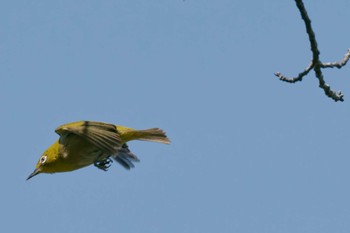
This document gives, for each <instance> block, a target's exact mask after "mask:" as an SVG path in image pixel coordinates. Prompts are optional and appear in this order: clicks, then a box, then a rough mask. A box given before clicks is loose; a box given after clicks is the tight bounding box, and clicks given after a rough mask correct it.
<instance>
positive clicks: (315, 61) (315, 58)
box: [275, 0, 350, 101]
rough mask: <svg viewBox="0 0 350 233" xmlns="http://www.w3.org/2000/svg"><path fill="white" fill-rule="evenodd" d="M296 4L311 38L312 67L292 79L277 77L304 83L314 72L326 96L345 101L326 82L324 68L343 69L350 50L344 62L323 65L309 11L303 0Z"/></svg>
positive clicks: (278, 75)
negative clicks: (305, 77) (312, 71)
mask: <svg viewBox="0 0 350 233" xmlns="http://www.w3.org/2000/svg"><path fill="white" fill-rule="evenodd" d="M295 3H296V5H297V7H298V9H299V11H300V14H301V18H302V19H303V21H304V23H305V27H306V33H307V34H308V36H309V41H310V46H311V52H312V61H311V63H310V65H309V66H308V67H307V68H306V69H305V70H304V71H303V72H301V73H299V74H298V76H297V77H292V78H288V77H286V76H284V75H282V74H281V73H280V72H276V73H275V76H277V77H278V78H279V79H280V80H282V81H284V82H288V83H296V82H298V81H302V79H303V77H304V76H306V75H307V74H308V73H309V72H310V70H312V69H313V70H314V71H315V74H316V77H317V78H318V80H319V87H320V88H322V89H323V90H324V92H325V94H326V95H327V96H328V97H330V98H332V99H333V100H334V101H344V99H343V96H344V95H343V94H342V93H341V91H333V90H332V89H331V87H330V86H329V85H328V84H327V83H326V82H325V80H324V77H323V74H322V70H321V69H323V68H338V69H340V68H342V67H343V66H345V65H346V63H347V62H348V60H349V58H350V49H349V50H348V52H347V53H346V54H345V56H344V58H343V60H341V61H338V62H328V63H322V62H321V61H320V58H319V55H320V51H319V50H318V47H317V41H316V36H315V33H314V31H313V29H312V27H311V20H310V18H309V16H308V14H307V11H306V9H305V6H304V4H303V1H302V0H295Z"/></svg>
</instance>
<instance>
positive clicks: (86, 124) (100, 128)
mask: <svg viewBox="0 0 350 233" xmlns="http://www.w3.org/2000/svg"><path fill="white" fill-rule="evenodd" d="M55 132H56V133H58V134H59V135H60V136H61V137H66V136H67V135H68V134H71V133H72V134H76V135H78V136H80V137H82V138H83V139H85V140H87V141H89V142H90V143H92V144H94V145H95V146H96V147H97V148H99V149H100V150H101V151H103V152H106V153H109V154H115V153H116V152H117V151H118V150H119V148H121V146H122V143H121V139H120V137H119V133H118V131H117V129H116V127H115V125H112V124H107V123H102V122H94V121H79V122H73V123H68V124H65V125H61V126H59V127H58V128H57V129H56V130H55Z"/></svg>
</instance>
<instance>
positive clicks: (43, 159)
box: [40, 155, 47, 164]
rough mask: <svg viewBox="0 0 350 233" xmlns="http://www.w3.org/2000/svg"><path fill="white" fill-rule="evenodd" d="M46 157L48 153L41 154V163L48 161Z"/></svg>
mask: <svg viewBox="0 0 350 233" xmlns="http://www.w3.org/2000/svg"><path fill="white" fill-rule="evenodd" d="M46 159H47V156H46V155H43V156H41V158H40V163H41V164H44V163H45V162H46Z"/></svg>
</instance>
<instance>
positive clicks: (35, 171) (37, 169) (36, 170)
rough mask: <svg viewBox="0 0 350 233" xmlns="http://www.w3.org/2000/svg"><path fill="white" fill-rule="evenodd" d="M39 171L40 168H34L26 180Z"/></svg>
mask: <svg viewBox="0 0 350 233" xmlns="http://www.w3.org/2000/svg"><path fill="white" fill-rule="evenodd" d="M40 172H41V171H40V168H36V169H35V170H34V171H33V172H32V174H30V175H29V176H28V178H27V180H29V179H30V178H32V177H33V176H36V175H38V174H39V173H40Z"/></svg>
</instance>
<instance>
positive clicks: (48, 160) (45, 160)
mask: <svg viewBox="0 0 350 233" xmlns="http://www.w3.org/2000/svg"><path fill="white" fill-rule="evenodd" d="M58 159H59V156H58V144H57V143H54V144H53V145H52V146H51V147H49V148H48V149H47V150H46V151H45V152H44V153H43V155H42V156H40V158H39V160H38V162H37V164H36V166H35V169H34V171H33V172H32V173H31V174H30V175H29V176H28V178H27V180H29V179H30V178H32V177H34V176H36V175H38V174H40V173H53V172H55V170H54V168H55V164H56V163H57V162H58Z"/></svg>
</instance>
